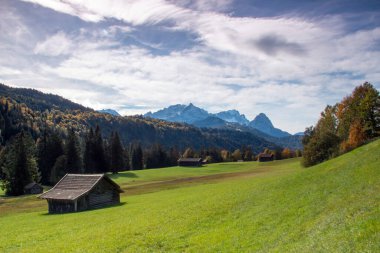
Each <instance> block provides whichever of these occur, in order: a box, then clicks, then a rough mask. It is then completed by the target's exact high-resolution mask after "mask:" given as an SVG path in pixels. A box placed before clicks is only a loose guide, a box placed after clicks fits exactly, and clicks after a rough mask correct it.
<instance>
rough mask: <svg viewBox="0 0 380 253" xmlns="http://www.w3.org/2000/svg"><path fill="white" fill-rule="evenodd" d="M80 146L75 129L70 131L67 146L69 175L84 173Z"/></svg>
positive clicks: (66, 154)
mask: <svg viewBox="0 0 380 253" xmlns="http://www.w3.org/2000/svg"><path fill="white" fill-rule="evenodd" d="M80 154H81V151H80V145H79V140H78V137H77V135H76V134H75V132H74V130H73V129H70V130H69V131H68V136H67V141H66V145H65V156H66V168H67V172H69V173H80V172H82V159H81V155H80Z"/></svg>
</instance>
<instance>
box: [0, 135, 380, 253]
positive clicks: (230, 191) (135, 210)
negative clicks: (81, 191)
mask: <svg viewBox="0 0 380 253" xmlns="http://www.w3.org/2000/svg"><path fill="white" fill-rule="evenodd" d="M231 165H233V164H231ZM223 166H227V167H228V166H230V165H210V166H208V167H206V168H201V169H205V171H207V170H216V171H215V173H217V174H218V173H225V172H228V170H239V169H236V168H235V169H234V168H233V166H232V167H231V168H228V169H226V170H223V169H220V167H223ZM244 166H247V167H246V168H245V169H242V170H241V171H240V173H235V174H233V176H232V177H229V176H228V174H225V176H224V177H219V178H217V179H216V180H209V181H207V180H208V179H212V176H213V175H217V174H215V173H214V174H213V173H212V172H210V173H209V174H208V175H206V176H207V177H206V180H202V181H200V180H198V179H199V178H195V179H194V180H192V181H194V182H195V184H191V183H189V184H186V187H183V186H184V185H183V184H182V182H181V183H178V185H177V188H174V189H173V187H168V188H162V187H160V188H157V189H156V191H153V192H151V193H147V194H136V195H131V194H133V191H132V193H130V194H128V190H127V192H126V195H124V196H123V197H122V201H123V202H124V204H123V205H120V206H116V207H110V208H105V209H99V210H93V211H87V212H80V213H72V214H65V215H47V214H46V204H45V206H44V207H42V206H33V205H32V203H35V202H36V203H40V202H42V201H35V200H34V198H31V197H22V198H10V199H5V200H2V202H0V228H1V230H2V232H3V233H2V235H1V237H0V252H215V251H216V252H219V251H224V252H231V251H235V252H236V251H237V252H247V251H248V252H380V246H379V244H378V242H379V241H380V234H379V231H380V204H379V203H380V194H379V193H380V174H379V168H380V141H376V142H373V143H370V144H368V145H366V146H363V147H361V148H359V149H356V150H354V151H352V152H350V153H348V154H346V155H343V156H341V157H338V158H336V159H333V160H330V161H328V162H325V163H323V164H320V165H318V166H314V167H311V168H308V169H302V168H301V167H300V165H299V161H298V160H296V159H293V160H290V161H280V162H273V163H272V162H271V163H266V164H260V165H258V164H257V163H247V164H245V165H243V167H244ZM177 169H178V171H172V169H164V171H165V170H166V171H168V174H166V173H164V172H162V171H159V170H154V171H153V170H152V171H141V172H136V173H137V177H135V178H134V179H133V178H131V177H126V176H125V177H122V176H121V177H119V178H117V179H116V180H118V182H120V183H122V184H123V185H124V187H125V188H126V189H128V187H132V186H134V185H135V186H136V185H140V186H141V185H142V186H141V187H143V186H147V185H149V181H155V182H154V183H156V182H157V181H160V180H161V181H162V184H164V182H173V178H174V180H176V179H178V178H179V177H181V176H184V175H185V174H186V173H190V174H191V173H195V174H192V175H187V174H186V175H185V176H194V175H195V176H196V175H197V173H198V172H197V171H196V169H191V170H190V171H185V168H177ZM186 169H187V168H186ZM201 169H198V171H200V170H201ZM219 169H220V170H221V171H218V170H219ZM173 170H174V169H173ZM181 170H182V171H183V173H184V174H182V172H181ZM234 172H238V171H234ZM258 172H260V173H258ZM149 173H153V174H152V175H150V174H149ZM171 173H172V174H171ZM177 173H178V174H177ZM203 173H204V172H203ZM207 173H208V172H206V174H207ZM137 178H138V179H139V180H140V181H138V182H136V181H135V182H132V180H137ZM214 179H215V178H214ZM174 182H178V181H174ZM196 182H198V183H196ZM140 183H141V184H140ZM12 201H13V202H21V203H24V204H25V203H30V204H31V207H29V208H26V207H24V209H23V210H22V211H17V210H15V209H14V210H12V207H13V208H16V207H17V205H14V206H12V205H9V203H10V202H12ZM25 205H26V204H25ZM3 206H7V208H8V209H7V208H5V209H4V208H3ZM2 208H3V209H2ZM6 210H8V211H6ZM10 210H12V211H14V212H9V211H10Z"/></svg>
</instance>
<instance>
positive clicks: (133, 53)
mask: <svg viewBox="0 0 380 253" xmlns="http://www.w3.org/2000/svg"><path fill="white" fill-rule="evenodd" d="M30 1H31V2H36V3H38V4H40V5H43V6H45V7H48V8H51V9H53V10H56V11H59V12H63V13H67V14H69V15H72V16H77V17H79V18H81V19H83V20H85V21H90V22H99V24H92V27H91V28H87V29H86V28H81V30H80V31H79V32H78V31H76V32H73V33H70V36H69V35H67V34H66V33H64V32H63V31H60V32H58V33H55V34H53V35H51V34H50V35H49V34H47V35H45V37H43V38H38V41H39V42H38V43H37V44H33V45H35V47H34V51H33V52H34V53H35V54H38V55H45V56H65V57H56V58H59V60H57V61H54V64H51V62H49V61H43V60H41V61H35V59H36V58H31V59H32V62H33V64H32V65H31V67H30V68H29V69H27V70H29V71H30V72H33V73H35V76H32V75H28V76H27V78H29V79H28V80H29V82H32V81H33V80H38V83H39V84H38V85H40V86H39V87H41V88H42V89H44V90H45V91H50V92H54V93H58V94H60V95H63V96H65V97H67V98H70V99H73V100H74V101H76V102H80V103H83V104H84V105H86V106H91V107H94V108H95V109H101V108H106V107H111V108H114V109H118V110H119V111H120V112H121V113H128V114H134V113H144V112H146V111H148V110H156V109H159V108H162V107H166V106H168V105H170V104H177V103H189V102H193V103H195V104H196V105H198V106H201V107H205V108H206V109H209V110H210V111H212V112H217V111H219V110H225V109H238V110H240V111H241V112H242V113H244V114H246V115H247V116H248V117H249V118H251V119H252V118H253V117H254V116H255V115H256V114H258V113H260V112H265V113H267V114H268V115H269V116H270V117H271V119H272V120H273V121H274V123H275V125H276V126H277V127H281V128H284V129H285V130H287V131H291V132H298V131H302V130H304V127H305V126H308V125H311V124H313V123H314V122H315V120H316V119H317V118H318V116H319V112H320V111H321V110H322V109H323V107H324V106H325V105H326V103H335V102H336V101H337V100H339V99H340V98H341V97H342V96H344V95H346V94H348V93H349V92H350V91H351V90H352V88H353V87H354V86H355V85H358V84H360V83H361V82H363V81H364V80H361V79H358V80H353V79H352V78H351V76H350V75H357V76H363V77H364V78H366V79H367V80H369V81H372V82H374V83H375V85H376V82H377V83H379V82H380V74H379V72H380V71H379V68H378V66H379V63H380V60H379V59H380V52H379V51H378V48H376V45H378V41H379V40H380V30H379V28H377V29H376V28H375V29H371V30H362V31H358V32H355V33H347V32H346V31H343V30H342V29H343V28H342V27H344V26H343V25H342V22H343V21H342V20H341V19H339V18H337V17H335V16H332V17H326V18H325V19H324V20H322V21H315V20H314V21H312V20H305V19H301V18H289V17H287V18H286V17H277V18H248V17H247V18H238V17H231V16H228V15H226V14H223V13H217V12H214V11H213V9H212V8H210V6H212V5H213V4H215V2H213V3H211V4H210V2H206V1H196V2H189V1H186V0H183V1H180V3H181V4H178V3H177V1H171V2H166V1H163V0H157V1H154V0H147V1H143V0H139V1H117V0H115V1H112V2H107V1H79V0H75V1H74V0H68V1H64V2H63V1H55V0H50V1H37V0H30ZM218 3H220V2H219V1H218ZM229 4H230V1H223V3H222V4H221V5H220V6H219V7H218V8H216V10H220V11H223V10H227V9H228V7H229ZM111 18H114V19H117V20H119V21H121V22H119V21H118V22H117V25H115V24H114V23H112V22H109V23H111V25H109V26H107V22H101V21H107V19H111ZM108 21H109V20H108ZM1 24H3V23H2V21H0V25H1ZM157 24H159V25H163V26H164V27H165V29H172V30H174V31H176V30H179V31H185V32H191V33H192V34H195V35H196V36H197V38H196V39H197V40H196V42H197V44H196V45H194V46H193V47H192V48H187V49H185V50H180V51H172V52H169V53H167V54H163V55H155V54H153V53H152V52H150V51H149V50H147V49H143V48H139V47H137V46H130V45H125V44H123V42H120V41H119V40H117V39H116V38H115V35H117V34H119V33H123V34H124V33H126V34H128V35H127V36H133V35H132V33H133V32H134V31H136V30H138V29H141V27H140V26H139V25H145V26H147V25H150V26H154V25H157ZM97 25H99V26H97ZM20 27H25V26H22V25H21V24H20ZM21 31H23V34H26V33H27V31H28V30H27V29H24V30H21ZM0 39H1V35H0ZM7 43H8V42H7ZM376 43H377V44H376ZM8 44H9V43H8ZM8 44H6V45H8ZM141 44H143V45H152V44H150V42H149V41H148V42H145V41H141ZM0 47H1V45H0ZM152 47H154V48H159V47H160V45H152ZM0 49H1V48H0ZM4 55H5V54H4ZM13 58H14V57H13ZM21 58H22V57H21ZM45 58H46V57H45ZM53 58H54V57H53ZM23 60H25V58H23ZM20 61H21V60H20ZM0 63H1V64H5V65H4V66H3V67H2V68H0V78H3V79H4V80H17V75H19V74H18V73H17V71H21V70H22V72H23V73H25V71H26V69H21V70H18V69H17V67H14V65H16V63H15V64H14V65H12V66H11V65H6V61H2V60H1V59H0ZM12 71H13V72H12ZM340 72H348V75H343V74H339V73H340ZM334 73H337V74H334ZM33 78H34V79H33ZM41 80H42V81H41ZM19 83H20V85H21V84H22V83H21V82H19ZM36 85H37V84H36ZM72 90H75V92H72ZM125 105H134V106H129V107H130V108H127V109H126V106H125ZM127 107H128V106H127Z"/></svg>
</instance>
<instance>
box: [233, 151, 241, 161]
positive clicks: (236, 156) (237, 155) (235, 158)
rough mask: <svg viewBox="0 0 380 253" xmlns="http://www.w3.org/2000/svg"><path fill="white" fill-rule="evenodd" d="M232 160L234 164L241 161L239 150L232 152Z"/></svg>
mask: <svg viewBox="0 0 380 253" xmlns="http://www.w3.org/2000/svg"><path fill="white" fill-rule="evenodd" d="M231 156H232V160H233V161H234V162H236V161H239V160H242V155H241V151H240V149H236V150H235V151H234V152H232V155H231Z"/></svg>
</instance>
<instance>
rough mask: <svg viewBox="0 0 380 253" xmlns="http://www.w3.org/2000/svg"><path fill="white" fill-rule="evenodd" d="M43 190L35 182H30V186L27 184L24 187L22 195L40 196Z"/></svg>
mask: <svg viewBox="0 0 380 253" xmlns="http://www.w3.org/2000/svg"><path fill="white" fill-rule="evenodd" d="M43 190H44V188H42V186H41V185H39V184H37V183H36V182H32V183H30V184H27V185H26V186H25V187H24V193H25V194H40V193H42V192H43Z"/></svg>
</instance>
